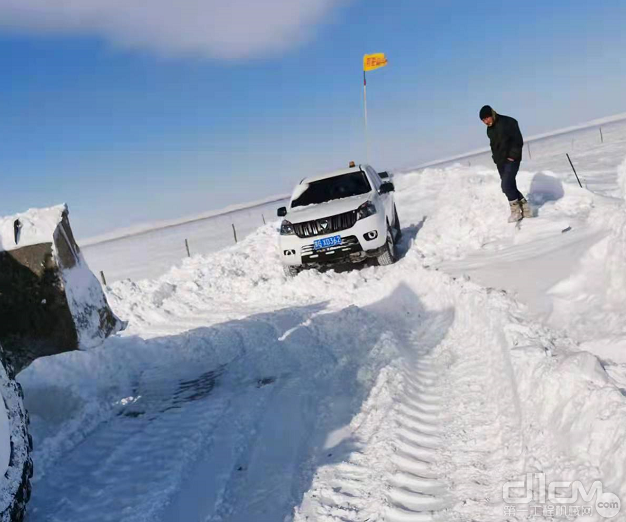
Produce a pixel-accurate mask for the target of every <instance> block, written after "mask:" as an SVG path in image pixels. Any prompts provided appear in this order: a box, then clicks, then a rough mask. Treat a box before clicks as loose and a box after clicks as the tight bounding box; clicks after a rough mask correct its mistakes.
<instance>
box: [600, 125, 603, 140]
mask: <svg viewBox="0 0 626 522" xmlns="http://www.w3.org/2000/svg"><path fill="white" fill-rule="evenodd" d="M600 143H604V136H602V127H600Z"/></svg>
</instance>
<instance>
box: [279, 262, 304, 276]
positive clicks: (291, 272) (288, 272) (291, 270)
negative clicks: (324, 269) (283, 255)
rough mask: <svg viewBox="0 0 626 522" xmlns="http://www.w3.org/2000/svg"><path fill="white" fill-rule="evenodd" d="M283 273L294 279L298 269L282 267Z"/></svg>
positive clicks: (287, 266) (298, 271) (290, 266)
mask: <svg viewBox="0 0 626 522" xmlns="http://www.w3.org/2000/svg"><path fill="white" fill-rule="evenodd" d="M283 271H284V272H285V275H286V276H287V277H296V276H297V275H298V274H299V273H300V269H299V268H298V267H297V266H293V265H283Z"/></svg>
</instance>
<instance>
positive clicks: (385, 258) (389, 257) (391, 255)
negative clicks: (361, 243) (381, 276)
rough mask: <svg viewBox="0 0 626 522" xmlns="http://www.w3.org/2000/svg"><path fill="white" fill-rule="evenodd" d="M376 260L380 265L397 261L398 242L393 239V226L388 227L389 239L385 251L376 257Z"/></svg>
mask: <svg viewBox="0 0 626 522" xmlns="http://www.w3.org/2000/svg"><path fill="white" fill-rule="evenodd" d="M376 261H377V263H378V265H379V266H386V265H393V264H394V263H395V262H396V242H395V241H394V239H393V234H392V232H391V227H387V241H386V242H385V246H384V251H383V253H382V254H380V255H379V256H378V257H377V258H376Z"/></svg>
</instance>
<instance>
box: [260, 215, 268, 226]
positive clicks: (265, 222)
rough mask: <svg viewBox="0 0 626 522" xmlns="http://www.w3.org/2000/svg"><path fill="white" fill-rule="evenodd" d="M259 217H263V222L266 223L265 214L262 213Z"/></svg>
mask: <svg viewBox="0 0 626 522" xmlns="http://www.w3.org/2000/svg"><path fill="white" fill-rule="evenodd" d="M261 217H262V218H263V224H264V225H267V223H266V222H265V216H264V215H263V214H261Z"/></svg>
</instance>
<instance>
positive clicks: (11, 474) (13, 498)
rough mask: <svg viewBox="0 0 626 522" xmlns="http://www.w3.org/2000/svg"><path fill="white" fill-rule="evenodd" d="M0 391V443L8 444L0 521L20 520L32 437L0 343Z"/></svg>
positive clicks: (25, 498) (1, 478)
mask: <svg viewBox="0 0 626 522" xmlns="http://www.w3.org/2000/svg"><path fill="white" fill-rule="evenodd" d="M0 394H1V395H2V400H3V401H4V407H5V411H6V415H7V418H8V428H9V434H8V440H5V441H1V442H0V443H2V444H9V445H10V448H8V449H9V451H10V457H9V464H8V467H7V470H6V473H5V474H4V475H2V476H0V490H1V491H2V492H3V495H2V497H1V498H3V499H6V500H4V504H3V505H2V506H0V522H22V521H23V520H24V515H25V513H26V504H27V503H28V501H29V500H30V493H31V484H30V479H31V477H32V476H33V461H32V458H31V452H32V449H33V439H32V437H31V436H30V434H29V433H28V425H29V418H28V413H27V411H26V409H25V408H24V401H23V399H24V393H23V391H22V387H21V385H20V384H19V383H18V382H17V381H15V379H14V377H13V368H12V367H11V365H10V364H9V363H8V361H7V358H6V356H5V353H4V350H3V349H2V347H1V346H0Z"/></svg>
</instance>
